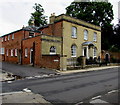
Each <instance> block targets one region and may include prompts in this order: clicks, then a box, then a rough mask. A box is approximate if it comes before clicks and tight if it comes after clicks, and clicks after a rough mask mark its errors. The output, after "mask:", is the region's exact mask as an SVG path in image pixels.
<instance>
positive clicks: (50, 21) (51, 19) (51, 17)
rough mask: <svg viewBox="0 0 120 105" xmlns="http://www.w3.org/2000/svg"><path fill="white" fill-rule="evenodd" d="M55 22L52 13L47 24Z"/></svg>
mask: <svg viewBox="0 0 120 105" xmlns="http://www.w3.org/2000/svg"><path fill="white" fill-rule="evenodd" d="M54 21H55V13H52V14H51V16H50V18H49V23H50V24H52V23H54Z"/></svg>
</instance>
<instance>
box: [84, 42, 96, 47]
mask: <svg viewBox="0 0 120 105" xmlns="http://www.w3.org/2000/svg"><path fill="white" fill-rule="evenodd" d="M82 45H83V46H88V45H93V46H95V44H94V43H93V42H84V43H82Z"/></svg>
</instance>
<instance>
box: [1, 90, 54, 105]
mask: <svg viewBox="0 0 120 105" xmlns="http://www.w3.org/2000/svg"><path fill="white" fill-rule="evenodd" d="M0 96H2V98H1V99H2V100H0V101H1V102H2V104H5V103H12V104H13V103H32V104H34V103H39V105H40V104H42V105H46V104H50V105H52V104H51V103H50V102H48V101H46V100H45V99H44V98H43V96H41V95H40V94H34V93H32V92H25V91H18V92H11V93H2V94H0Z"/></svg>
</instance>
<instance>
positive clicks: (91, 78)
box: [2, 67, 120, 104]
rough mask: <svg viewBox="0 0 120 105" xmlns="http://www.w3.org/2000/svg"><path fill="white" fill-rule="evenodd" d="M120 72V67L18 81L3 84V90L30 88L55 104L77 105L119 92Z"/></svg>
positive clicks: (11, 90)
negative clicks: (99, 96)
mask: <svg viewBox="0 0 120 105" xmlns="http://www.w3.org/2000/svg"><path fill="white" fill-rule="evenodd" d="M119 70H120V67H118V68H111V69H106V70H102V71H94V72H86V73H74V74H69V75H62V76H61V75H60V76H55V77H50V78H43V79H40V78H36V79H29V80H27V79H26V80H18V81H13V82H12V83H10V84H9V83H3V85H2V87H3V88H2V89H3V92H13V91H21V90H23V89H24V88H28V89H30V90H31V91H32V92H34V93H37V94H41V95H42V96H43V97H44V98H45V99H46V100H47V101H49V102H51V103H53V104H55V103H72V104H73V103H74V104H77V103H79V102H85V101H86V100H89V99H92V98H93V97H96V96H98V95H103V94H105V93H108V92H109V91H112V90H118V89H119V87H118V85H120V84H119V83H118V79H119V73H118V72H119ZM116 98H118V97H116Z"/></svg>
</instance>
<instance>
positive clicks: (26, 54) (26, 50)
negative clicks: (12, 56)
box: [25, 48, 28, 57]
mask: <svg viewBox="0 0 120 105" xmlns="http://www.w3.org/2000/svg"><path fill="white" fill-rule="evenodd" d="M27 56H28V49H27V48H26V49H25V57H27Z"/></svg>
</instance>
